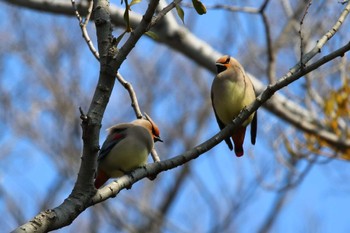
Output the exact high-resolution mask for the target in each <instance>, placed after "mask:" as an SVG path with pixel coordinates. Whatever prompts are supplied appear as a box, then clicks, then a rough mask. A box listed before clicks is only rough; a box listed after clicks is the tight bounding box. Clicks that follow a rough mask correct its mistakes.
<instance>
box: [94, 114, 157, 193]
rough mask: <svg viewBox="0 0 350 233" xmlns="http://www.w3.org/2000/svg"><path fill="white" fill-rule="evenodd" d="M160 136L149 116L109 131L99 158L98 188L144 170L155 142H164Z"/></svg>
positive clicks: (96, 180)
mask: <svg viewBox="0 0 350 233" xmlns="http://www.w3.org/2000/svg"><path fill="white" fill-rule="evenodd" d="M159 134H160V133H159V129H158V126H157V125H156V124H155V123H154V122H153V121H152V119H151V118H150V117H149V116H147V115H146V119H137V120H134V121H132V122H130V123H122V124H117V125H114V126H112V127H110V128H109V129H108V136H107V138H106V140H105V141H104V143H103V144H102V147H101V150H100V152H99V155H98V158H97V163H98V165H97V175H96V179H95V187H96V188H97V189H98V188H100V187H101V186H102V185H103V184H104V183H105V182H106V181H107V180H108V179H109V178H117V177H120V176H122V175H124V174H125V173H128V172H131V171H132V170H134V169H136V168H138V167H142V166H145V165H146V164H147V158H148V155H149V153H150V152H151V150H152V149H153V146H154V142H157V141H161V142H162V140H161V138H160V137H159Z"/></svg>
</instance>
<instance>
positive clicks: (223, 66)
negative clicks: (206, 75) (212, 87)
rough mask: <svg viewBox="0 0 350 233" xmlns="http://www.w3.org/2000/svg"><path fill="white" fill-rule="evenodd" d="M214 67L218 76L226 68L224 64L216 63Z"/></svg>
mask: <svg viewBox="0 0 350 233" xmlns="http://www.w3.org/2000/svg"><path fill="white" fill-rule="evenodd" d="M215 65H216V70H217V73H218V74H219V73H221V72H222V71H225V70H226V69H227V66H226V65H225V64H222V63H219V62H216V63H215Z"/></svg>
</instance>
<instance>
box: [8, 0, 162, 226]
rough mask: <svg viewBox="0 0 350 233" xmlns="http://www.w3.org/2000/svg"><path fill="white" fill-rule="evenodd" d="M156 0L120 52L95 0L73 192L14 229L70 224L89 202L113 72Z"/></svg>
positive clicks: (104, 9) (103, 0) (101, 1)
mask: <svg viewBox="0 0 350 233" xmlns="http://www.w3.org/2000/svg"><path fill="white" fill-rule="evenodd" d="M157 4H158V0H153V1H151V2H150V4H149V7H148V9H147V11H146V13H145V15H144V17H143V19H142V20H141V22H140V24H139V25H138V26H137V28H136V30H135V32H133V33H131V35H130V37H129V39H128V40H127V41H126V43H125V44H124V45H123V46H122V47H121V49H120V52H117V51H116V50H114V47H113V44H112V41H113V37H112V24H111V19H110V13H109V1H107V0H94V20H95V24H96V33H97V38H98V40H97V42H98V50H99V54H100V76H99V81H98V84H97V87H96V90H95V93H94V96H93V99H92V101H91V104H90V108H89V111H88V114H87V115H85V114H84V113H83V112H82V110H81V115H82V116H81V119H82V128H83V144H84V145H83V156H82V162H81V167H80V169H79V173H78V179H77V182H76V184H75V186H74V189H73V191H72V193H71V194H70V195H69V197H68V198H67V199H66V200H64V202H63V203H62V204H61V205H59V206H58V207H56V208H54V209H52V210H46V211H43V212H41V213H39V214H38V215H37V216H35V217H34V219H33V220H31V221H29V222H28V223H26V224H24V225H22V226H20V227H18V228H17V229H15V230H14V231H13V232H48V231H51V230H54V229H58V228H61V227H63V226H67V225H69V224H70V223H71V222H72V221H73V220H74V219H75V218H76V217H77V216H78V215H79V214H80V213H81V212H83V211H84V210H85V209H86V208H87V207H88V206H89V203H90V202H91V197H92V196H93V195H94V193H95V192H96V189H95V188H94V186H93V176H94V174H95V168H96V158H97V152H98V149H99V132H100V126H101V121H102V117H103V114H104V111H105V109H106V106H107V103H108V101H109V98H110V95H111V92H112V90H113V86H114V83H115V74H117V71H118V69H119V67H120V65H121V63H122V62H123V61H124V60H125V58H126V56H127V55H128V53H129V52H130V51H131V49H132V48H133V47H134V46H135V44H136V43H137V41H138V40H139V38H140V37H141V36H142V35H143V33H144V32H145V31H146V30H147V28H148V27H149V24H150V22H151V19H152V16H153V14H154V12H155V9H156V7H157Z"/></svg>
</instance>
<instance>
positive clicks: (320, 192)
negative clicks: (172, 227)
mask: <svg viewBox="0 0 350 233" xmlns="http://www.w3.org/2000/svg"><path fill="white" fill-rule="evenodd" d="M226 2H229V3H231V1H226ZM232 2H233V3H234V4H238V3H239V1H232ZM210 3H211V2H208V5H209V4H210ZM0 5H1V6H2V7H1V8H0V22H1V24H0V27H1V28H3V29H4V28H9V25H8V24H7V23H6V19H7V17H9V16H8V12H7V11H8V10H9V8H8V7H5V6H4V4H3V3H0ZM315 8H316V6H315ZM313 9H314V8H313ZM15 12H17V13H18V14H22V13H23V12H24V15H23V18H22V19H21V20H27V25H28V27H25V28H18V29H17V32H16V30H11V31H8V32H7V33H8V36H9V38H16V39H18V36H19V35H21V33H20V32H21V30H25V31H26V33H25V34H26V35H28V36H29V37H32V38H33V40H34V41H35V40H37V41H40V40H42V39H43V40H44V42H45V43H50V40H51V39H52V38H51V36H50V33H49V32H50V31H49V28H50V26H49V25H50V23H53V22H54V23H55V24H57V25H60V26H62V27H64V25H70V27H67V28H66V30H67V31H69V32H70V34H69V35H68V38H69V39H71V40H75V41H79V42H78V43H83V42H82V39H81V34H80V31H79V29H78V23H77V21H76V19H75V18H69V19H67V18H66V17H58V16H57V15H51V14H42V13H37V12H33V11H29V10H19V9H15ZM185 12H186V16H185V17H186V18H185V20H188V21H189V22H186V23H185V25H188V26H193V32H194V33H195V34H196V35H197V36H198V37H200V38H202V39H203V40H205V41H206V42H208V43H209V44H211V45H212V46H213V47H214V48H216V49H218V50H219V51H220V52H222V53H228V54H232V55H233V56H236V57H238V59H239V58H240V57H243V55H242V54H241V53H242V51H243V52H244V46H243V49H242V44H243V45H244V44H245V42H246V41H247V40H249V41H250V43H251V41H255V42H256V43H257V44H258V45H261V44H263V43H264V41H263V40H262V39H261V38H262V35H263V31H262V29H261V23H260V21H258V20H256V17H258V16H252V15H246V14H238V16H237V15H232V14H228V13H225V14H223V13H222V12H220V11H217V10H215V11H209V12H208V14H207V15H204V16H201V17H199V18H198V19H196V20H194V17H197V16H196V15H191V14H190V10H189V9H185ZM187 15H188V17H187ZM213 19H215V20H213ZM228 19H229V20H228ZM191 20H193V21H191ZM45 22H46V23H47V25H46V24H45ZM227 22H232V25H234V26H235V27H237V31H239V32H240V33H237V35H232V36H233V37H234V39H233V40H234V41H235V44H234V45H232V46H228V47H225V46H223V45H220V44H219V43H217V41H219V39H220V32H221V30H222V29H223V28H225V27H226V26H227ZM192 24H193V25H192ZM22 25H23V24H22ZM31 25H35V26H37V27H43V33H42V35H38V34H35V33H30V31H29V30H30V26H31ZM45 25H46V26H45ZM230 25H231V24H230ZM207 28H210V29H211V30H210V33H208V30H207ZM3 29H0V35H6V34H5V32H4V31H3ZM36 32H37V31H36ZM65 32H66V31H65ZM342 33H344V34H346V33H348V32H346V31H345V32H344V31H342ZM92 34H93V31H92ZM254 39H255V40H254ZM7 45H8V43H7V41H1V45H0V48H1V47H3V48H4V47H6V46H7ZM162 47H163V45H162ZM3 48H1V50H0V51H3ZM79 48H81V54H82V55H81V56H77V59H79V63H82V64H83V65H82V67H85V68H86V69H84V70H81V72H83V73H84V77H86V79H85V82H83V84H82V85H84V88H86V90H92V88H93V87H94V84H95V83H96V77H97V75H98V64H97V62H96V61H95V60H94V58H93V56H92V55H91V54H90V52H89V50H88V49H87V47H86V46H85V45H84V44H83V45H82V46H80V47H79ZM150 48H152V49H154V51H155V49H157V48H158V45H157V44H154V43H153V42H152V41H151V40H150V39H148V38H144V39H142V40H141V41H140V43H139V44H138V45H137V46H136V48H135V51H138V52H142V51H143V50H146V51H147V50H149V49H150ZM156 51H159V52H160V53H161V54H167V53H169V51H168V50H167V49H166V48H164V47H163V48H161V49H159V50H156ZM40 52H41V51H40V50H39V51H33V54H31V56H39V57H40V56H41V55H40ZM62 53H63V54H65V53H64V51H62ZM171 55H172V56H174V57H175V58H176V59H178V60H181V61H183V62H184V63H186V62H190V61H188V60H187V58H184V57H183V56H181V55H177V54H174V53H171ZM286 57H287V58H288V56H286ZM5 58H6V59H5V60H4V61H5V62H4V63H3V64H5V65H6V67H5V68H3V69H5V72H1V75H2V77H1V83H0V85H3V86H5V87H6V88H8V90H9V91H13V90H16V85H15V84H18V80H21V78H23V75H28V76H31V75H33V74H26V70H25V67H19V66H18V63H17V62H18V61H19V60H18V59H17V57H16V55H15V54H8V55H6V56H5ZM283 58H284V56H283ZM287 58H286V59H287ZM2 59H4V58H2ZM80 59H81V60H80ZM131 59H132V54H131V55H130V58H128V60H131ZM143 59H146V58H143ZM290 59H291V61H290V62H287V63H289V64H291V65H294V62H295V61H294V59H293V58H290ZM63 60H64V58H63ZM128 60H127V61H126V63H125V64H124V65H123V66H122V68H121V72H122V74H123V75H124V76H126V77H128V78H129V79H130V80H131V81H132V82H133V84H134V88H135V89H136V91H137V93H147V91H146V90H144V89H142V84H138V83H137V82H138V81H140V80H138V78H137V77H136V76H135V73H136V71H130V67H129V64H128ZM43 63H45V61H43ZM190 63H191V62H190ZM162 64H163V63H162V61H161V60H160V61H159V66H160V67H162ZM191 64H192V66H193V65H195V64H193V63H191ZM171 65H172V64H168V67H166V69H165V70H164V71H163V73H162V74H164V78H163V79H162V80H164V82H166V80H171V78H172V77H171V76H170V74H171V73H173V72H176V71H177V68H176V67H172V66H171ZM247 65H249V64H247ZM79 67H81V66H79ZM48 70H49V69H48ZM198 70H200V71H199V72H201V74H202V76H203V82H204V83H205V84H207V85H208V89H209V86H210V83H211V80H212V77H213V75H212V74H211V73H209V72H208V71H206V70H203V69H201V68H198ZM247 70H248V71H250V70H253V71H254V69H250V68H249V66H248V67H247ZM281 70H282V71H281ZM281 70H279V72H281V73H283V69H281ZM287 71H288V70H287V69H286V70H284V72H287ZM77 72H78V71H77ZM185 78H186V77H185ZM264 80H265V79H262V81H264ZM264 82H266V81H264ZM170 83H171V82H170ZM302 83H303V80H299V81H298V82H297V83H295V84H293V85H292V86H290V87H289V92H291V93H294V94H295V95H298V94H299V93H304V92H303V90H302V88H301V86H302V85H301V84H302ZM167 88H169V89H167V90H166V91H165V93H164V94H163V95H162V96H158V95H157V97H156V98H159V103H160V104H159V105H158V106H152V109H150V110H151V111H152V112H153V114H154V115H152V118H153V119H157V122H161V125H164V127H163V128H166V127H167V126H168V127H169V123H168V122H167V119H168V118H166V117H165V116H164V115H166V114H167V113H168V114H169V115H171V116H172V117H173V118H174V119H177V116H176V114H179V112H180V113H181V111H177V109H176V108H174V105H176V98H177V97H178V96H177V95H176V92H175V91H174V92H172V89H171V86H170V87H167ZM35 90H36V89H35ZM29 92H30V90H29ZM33 92H35V91H33ZM37 94H38V95H42V96H45V95H46V93H44V91H43V92H40V93H37ZM156 94H157V93H156ZM156 94H155V95H156ZM206 98H209V93H208V94H207V97H206ZM206 100H208V99H205V98H204V99H199V100H197V101H195V104H196V105H198V106H199V105H203V104H208V103H210V102H208V101H206ZM120 101H124V102H125V101H128V96H127V93H126V92H125V91H124V90H123V88H121V87H120V86H119V85H116V87H115V89H114V92H113V94H112V97H111V100H110V103H109V105H108V107H107V110H106V115H105V118H104V121H103V126H102V129H101V136H100V141H101V143H102V141H103V139H104V138H105V129H106V128H107V127H108V126H109V125H110V124H113V123H114V122H115V121H116V120H119V119H123V121H129V120H131V119H133V112H132V111H130V109H129V111H125V112H123V111H120V112H117V113H116V112H113V110H115V108H116V105H118V104H119V103H120ZM140 103H141V104H142V106H146V105H147V103H146V100H142V98H141V100H140ZM26 104H30V103H25V102H24V103H18V105H19V106H20V107H25V106H26ZM72 104H76V103H72ZM79 104H80V103H79ZM82 105H83V106H84V105H85V108H87V107H88V103H86V102H84V103H82ZM28 106H30V105H28ZM4 111H6V110H5V109H4ZM77 117H78V115H77ZM39 120H40V118H39ZM47 120H48V121H50V118H48V119H47ZM188 125H189V127H188V132H186V133H187V134H189V135H191V134H192V133H193V131H196V129H195V126H193V124H191V122H189V123H188ZM205 126H206V127H207V129H205V130H202V131H201V132H202V135H200V138H199V141H200V142H202V141H204V140H206V139H208V138H209V137H211V136H212V135H214V134H215V133H216V132H218V126H217V125H216V121H215V119H214V115H213V114H211V115H210V117H209V121H208V122H207V124H206V125H205ZM271 128H279V129H281V130H284V129H286V125H285V123H283V122H282V123H281V122H280V121H279V120H278V118H276V117H275V116H273V115H271V114H270V113H268V112H266V111H265V110H263V109H262V110H260V111H259V132H258V140H257V144H256V145H255V146H254V147H253V146H251V145H250V143H249V140H247V136H249V133H248V134H247V136H246V142H245V150H246V152H247V154H246V156H244V157H243V158H240V159H237V158H236V157H235V156H234V155H233V153H232V152H230V151H229V150H228V149H227V146H226V145H225V144H224V143H221V144H220V145H218V146H217V147H215V148H213V149H212V150H211V151H209V152H208V153H206V154H204V155H202V156H201V157H200V158H198V159H196V160H195V161H191V162H190V163H191V165H192V173H193V174H196V178H188V181H187V182H186V183H185V187H186V188H184V191H183V192H182V193H181V195H180V196H179V197H178V198H177V200H176V203H177V204H176V205H175V206H174V207H173V208H172V209H171V214H170V216H171V217H172V221H173V222H174V223H176V224H178V225H180V226H181V228H183V229H185V231H187V232H188V231H191V228H188V226H191V223H194V222H196V221H195V220H198V221H200V222H199V223H200V224H199V225H198V226H192V227H195V229H197V230H198V231H199V232H209V231H208V229H210V228H211V227H212V226H213V225H215V222H212V220H211V219H212V218H211V217H212V216H211V214H212V213H211V211H210V205H208V203H207V201H208V199H206V197H204V196H201V195H200V194H198V193H197V194H196V195H195V196H193V193H196V192H198V185H200V183H202V184H205V185H206V187H207V189H208V193H209V196H212V197H217V195H222V198H217V199H215V200H216V204H217V207H218V208H220V207H221V208H223V207H225V206H227V205H228V204H232V203H230V201H233V200H235V198H231V197H232V195H235V196H237V195H238V196H240V195H242V196H244V195H247V193H249V191H250V190H251V189H257V190H258V191H257V194H255V195H256V196H252V197H251V198H250V199H249V204H247V205H246V206H243V207H241V208H244V209H245V211H244V212H243V213H242V214H240V215H238V216H235V218H234V219H232V221H234V222H235V225H236V226H237V228H236V229H237V232H238V231H239V232H254V231H256V229H258V228H259V227H260V226H261V224H262V223H263V222H264V221H265V219H266V217H267V214H268V213H269V211H270V208H271V204H272V203H273V201H274V199H275V197H276V196H277V195H279V194H278V193H276V192H274V191H270V190H266V189H264V188H263V187H262V186H261V185H259V184H258V183H257V181H256V179H255V176H256V173H255V171H256V166H258V167H257V170H258V171H260V172H264V170H263V169H267V174H268V176H267V178H266V179H265V180H264V182H266V183H268V184H270V185H273V184H280V182H279V181H278V180H277V179H276V177H278V176H277V175H280V174H278V173H279V172H281V171H280V170H278V169H276V167H278V163H277V162H276V157H275V156H274V152H273V149H272V146H271V138H273V137H274V135H271V132H272V131H270V129H271ZM0 129H1V134H0V145H1V146H2V147H6V144H7V143H11V145H15V146H14V147H13V148H10V154H9V155H2V156H1V160H0V168H1V170H0V182H1V184H0V185H1V189H2V190H5V191H6V192H7V193H11V194H12V196H13V200H14V201H15V202H17V203H23V209H24V210H25V211H24V218H25V219H27V220H29V219H30V218H32V217H33V216H34V215H35V214H37V213H38V211H39V209H38V205H37V203H36V202H35V200H42V199H43V198H44V197H45V196H46V195H48V193H47V189H48V187H51V186H52V184H53V183H55V182H57V180H56V176H57V174H58V171H57V170H56V168H57V167H55V166H54V165H53V164H52V161H53V160H51V159H48V155H47V154H45V153H43V152H42V151H40V150H38V149H37V148H36V146H35V145H32V144H31V142H30V141H29V140H28V139H26V138H25V137H20V136H19V135H17V134H15V132H13V131H12V130H11V129H10V128H9V127H8V126H7V124H6V122H4V123H1V124H0ZM164 135H165V138H164V140H165V141H168V142H169V143H170V142H172V143H173V144H171V147H170V146H169V147H168V144H166V143H164V144H159V145H157V148H158V149H159V151H161V152H163V153H164V155H165V156H175V155H177V154H179V153H181V152H183V150H184V149H185V148H184V145H183V144H180V143H178V144H177V143H176V141H175V139H173V138H170V136H171V135H168V134H167V133H165V134H164ZM167 137H168V138H167ZM198 143H199V142H198ZM76 156H77V157H76V160H78V158H79V155H76ZM177 171H178V169H174V170H171V171H167V172H165V173H162V174H160V176H162V181H161V184H160V185H169V184H171V183H173V182H174V181H173V180H172V179H173V177H174V176H175V174H176V172H177ZM76 172H77V171H76ZM274 172H275V173H276V174H277V175H276V176H273V174H274ZM72 176H73V177H71V178H70V179H69V181H67V182H66V183H65V184H63V185H64V188H63V189H62V191H61V193H60V194H59V195H58V197H57V199H56V200H54V201H53V203H52V206H51V207H54V206H56V205H58V204H60V203H61V202H62V201H63V200H64V198H65V197H67V195H68V194H69V193H70V191H71V188H72V187H73V184H74V179H75V177H74V174H72ZM349 176H350V174H349V169H348V163H347V162H344V161H331V162H329V163H325V164H321V163H320V164H316V165H314V166H313V167H312V169H311V171H310V172H309V173H308V175H307V176H306V178H305V179H304V180H303V181H302V182H301V184H300V185H299V186H297V188H295V189H294V190H292V191H291V192H290V193H289V196H288V198H287V199H286V202H287V203H286V206H285V208H283V210H282V212H281V213H280V215H279V216H278V220H277V223H276V225H275V226H274V227H273V232H317V233H323V232H339V233H341V232H349V230H350V224H349V221H348V217H347V212H348V211H347V210H348V209H350V196H349V191H350V190H349V187H348V186H347V182H346V181H347V180H348V178H349ZM221 177H225V178H229V180H231V179H232V180H231V183H230V185H231V186H227V181H226V179H225V180H221V179H220V178H221ZM145 185H150V181H146V180H142V181H141V182H140V183H139V184H136V185H135V187H133V189H132V190H123V191H122V192H121V194H120V195H121V196H122V197H123V196H128V195H131V196H134V195H137V192H138V191H139V189H141V188H142V187H144V186H145ZM239 185H241V186H242V189H241V190H240V192H238V193H237V192H236V190H237V187H238V186H239ZM156 190H157V189H156ZM158 191H159V193H155V195H162V193H161V190H160V189H158ZM198 196H199V197H201V198H198ZM117 202H118V198H114V199H110V200H108V201H107V204H108V203H111V204H112V203H113V205H116V206H118V207H120V208H125V204H122V203H117ZM198 203H199V204H198ZM5 205H6V203H5V200H4V199H3V198H2V195H1V192H0V212H4V211H5V210H6V209H5ZM184 206H186V207H187V208H184ZM198 206H200V209H199V210H198V209H195V208H198ZM191 207H192V208H191ZM94 208H98V207H92V208H90V209H89V210H87V211H85V212H84V213H83V214H82V215H81V216H79V217H78V219H77V220H76V221H75V222H74V223H73V224H72V226H69V227H66V228H63V229H61V230H58V231H57V232H74V229H79V226H80V225H82V223H84V221H89V216H90V215H91V212H93V211H94ZM223 209H225V208H223ZM196 211H203V213H205V215H203V216H204V217H203V218H202V219H197V218H198V217H196ZM220 214H223V213H220ZM200 217H202V215H201V216H200ZM311 220H314V222H313V221H311ZM2 222H3V223H5V226H4V228H3V229H4V232H8V231H9V230H11V229H13V228H14V227H16V224H15V222H14V221H13V219H10V220H9V221H6V222H4V221H2ZM183 223H185V224H183ZM197 224H198V223H197ZM315 224H317V226H314V225H315ZM106 228H107V229H101V232H108V226H107V227H106ZM169 232H171V231H169Z"/></svg>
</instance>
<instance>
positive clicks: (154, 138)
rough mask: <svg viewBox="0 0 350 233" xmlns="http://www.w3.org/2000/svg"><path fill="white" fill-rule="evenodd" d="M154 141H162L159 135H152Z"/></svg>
mask: <svg viewBox="0 0 350 233" xmlns="http://www.w3.org/2000/svg"><path fill="white" fill-rule="evenodd" d="M153 140H154V142H163V140H162V139H161V138H160V137H159V136H154V137H153Z"/></svg>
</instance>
